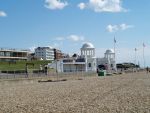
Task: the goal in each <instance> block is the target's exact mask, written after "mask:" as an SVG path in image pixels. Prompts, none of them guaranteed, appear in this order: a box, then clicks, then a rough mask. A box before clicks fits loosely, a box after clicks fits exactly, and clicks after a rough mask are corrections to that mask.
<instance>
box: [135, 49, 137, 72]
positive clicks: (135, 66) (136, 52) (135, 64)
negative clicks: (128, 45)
mask: <svg viewBox="0 0 150 113" xmlns="http://www.w3.org/2000/svg"><path fill="white" fill-rule="evenodd" d="M136 57H137V48H135V71H137V68H136V65H137V63H136Z"/></svg>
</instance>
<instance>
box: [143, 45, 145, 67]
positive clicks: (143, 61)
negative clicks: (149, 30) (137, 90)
mask: <svg viewBox="0 0 150 113" xmlns="http://www.w3.org/2000/svg"><path fill="white" fill-rule="evenodd" d="M144 49H145V44H144V43H143V65H144V69H145V50H144Z"/></svg>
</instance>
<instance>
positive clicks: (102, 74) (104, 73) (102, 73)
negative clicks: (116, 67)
mask: <svg viewBox="0 0 150 113" xmlns="http://www.w3.org/2000/svg"><path fill="white" fill-rule="evenodd" d="M105 75H106V71H105V70H103V71H99V72H98V76H105Z"/></svg>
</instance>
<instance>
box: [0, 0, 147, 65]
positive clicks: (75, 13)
mask: <svg viewBox="0 0 150 113" xmlns="http://www.w3.org/2000/svg"><path fill="white" fill-rule="evenodd" d="M149 11H150V0H0V48H5V47H6V48H21V49H29V48H30V49H33V48H35V47H38V46H51V47H55V48H58V49H61V50H62V51H63V52H65V53H70V54H73V53H79V52H80V48H81V47H82V44H83V43H85V42H91V43H92V44H93V45H94V47H95V48H96V56H97V57H103V56H104V52H105V51H106V49H109V48H114V37H115V39H116V59H117V62H118V63H121V62H135V58H136V61H137V62H136V63H138V62H139V64H140V65H141V66H143V64H144V63H143V62H144V60H143V43H144V44H145V47H144V56H145V62H146V65H149V66H150V59H149V56H150V51H149V49H150V32H149V30H150V22H149V21H150V15H149ZM135 48H137V51H136V53H135Z"/></svg>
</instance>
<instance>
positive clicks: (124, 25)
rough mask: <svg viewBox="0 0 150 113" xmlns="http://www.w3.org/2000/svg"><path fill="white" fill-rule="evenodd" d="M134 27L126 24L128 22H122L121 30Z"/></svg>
mask: <svg viewBox="0 0 150 113" xmlns="http://www.w3.org/2000/svg"><path fill="white" fill-rule="evenodd" d="M132 27H133V25H126V24H121V25H120V28H121V30H126V29H128V28H132Z"/></svg>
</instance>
